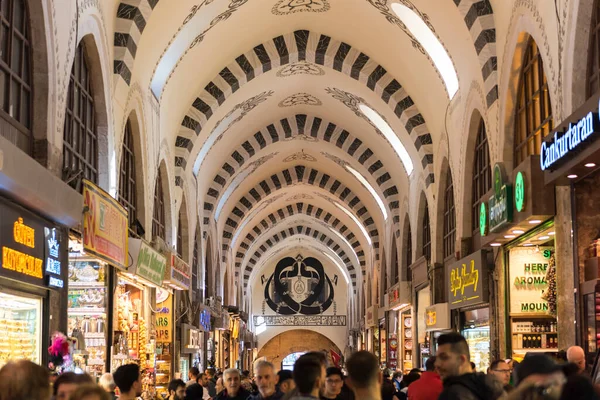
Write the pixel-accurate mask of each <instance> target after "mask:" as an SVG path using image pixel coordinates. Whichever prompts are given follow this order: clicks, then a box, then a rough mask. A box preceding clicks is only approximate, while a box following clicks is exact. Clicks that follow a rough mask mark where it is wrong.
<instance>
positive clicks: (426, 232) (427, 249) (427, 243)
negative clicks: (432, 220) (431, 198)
mask: <svg viewBox="0 0 600 400" xmlns="http://www.w3.org/2000/svg"><path fill="white" fill-rule="evenodd" d="M422 250H423V255H424V256H425V258H426V259H427V262H429V261H431V227H430V224H429V205H428V204H427V201H425V214H423V248H422Z"/></svg>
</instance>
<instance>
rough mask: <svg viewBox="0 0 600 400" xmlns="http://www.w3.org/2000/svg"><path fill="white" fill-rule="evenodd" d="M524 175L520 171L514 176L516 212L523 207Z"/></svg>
mask: <svg viewBox="0 0 600 400" xmlns="http://www.w3.org/2000/svg"><path fill="white" fill-rule="evenodd" d="M525 193H526V192H525V177H524V176H523V173H522V172H521V171H519V172H517V176H516V177H515V207H516V208H517V211H518V212H521V211H523V209H524V208H525Z"/></svg>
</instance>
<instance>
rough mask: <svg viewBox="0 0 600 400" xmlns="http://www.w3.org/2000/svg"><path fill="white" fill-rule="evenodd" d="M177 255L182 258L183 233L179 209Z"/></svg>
mask: <svg viewBox="0 0 600 400" xmlns="http://www.w3.org/2000/svg"><path fill="white" fill-rule="evenodd" d="M177 255H178V256H179V258H183V233H182V227H181V211H180V212H179V219H178V220H177Z"/></svg>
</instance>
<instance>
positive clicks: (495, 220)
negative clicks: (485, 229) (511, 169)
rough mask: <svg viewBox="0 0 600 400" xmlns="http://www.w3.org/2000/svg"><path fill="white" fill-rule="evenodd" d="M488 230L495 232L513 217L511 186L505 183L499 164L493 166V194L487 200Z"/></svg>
mask: <svg viewBox="0 0 600 400" xmlns="http://www.w3.org/2000/svg"><path fill="white" fill-rule="evenodd" d="M489 208H490V218H489V231H490V232H497V231H499V230H500V229H501V228H503V227H504V226H505V225H506V224H507V223H509V222H511V221H512V217H513V215H512V214H513V196H512V186H511V185H507V184H506V179H505V177H504V174H503V173H502V167H501V166H500V164H496V165H495V166H494V195H493V196H492V197H491V198H490V201H489Z"/></svg>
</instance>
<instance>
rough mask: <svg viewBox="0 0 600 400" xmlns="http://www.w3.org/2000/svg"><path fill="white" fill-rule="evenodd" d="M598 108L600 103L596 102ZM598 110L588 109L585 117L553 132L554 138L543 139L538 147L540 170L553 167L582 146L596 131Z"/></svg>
mask: <svg viewBox="0 0 600 400" xmlns="http://www.w3.org/2000/svg"><path fill="white" fill-rule="evenodd" d="M598 106H599V108H600V104H598ZM598 130H599V129H598V111H590V112H589V113H588V114H587V115H586V116H585V117H583V118H581V119H580V120H579V121H577V122H575V123H574V124H569V127H568V128H567V129H566V130H565V131H564V132H558V131H556V132H554V138H553V139H552V140H550V141H543V142H542V145H541V147H540V167H541V168H542V171H545V170H547V169H553V168H554V167H556V166H557V165H555V164H560V163H561V162H562V161H564V160H566V159H567V156H568V155H569V154H572V153H573V152H575V151H576V150H578V149H579V148H582V147H583V145H584V142H585V141H586V140H587V141H588V142H589V139H590V138H591V136H592V135H593V134H594V133H597V132H598Z"/></svg>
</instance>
